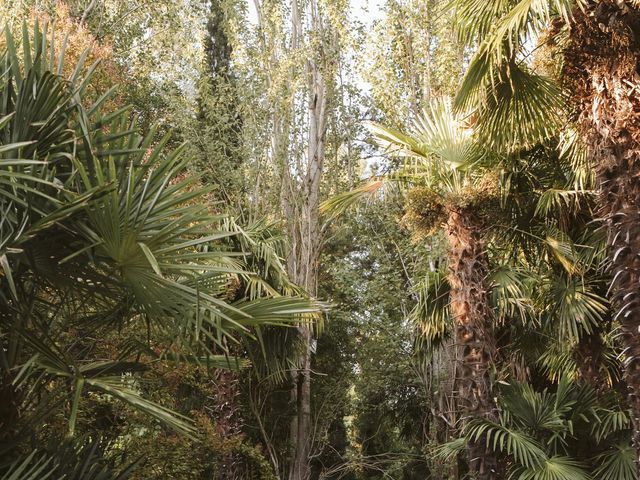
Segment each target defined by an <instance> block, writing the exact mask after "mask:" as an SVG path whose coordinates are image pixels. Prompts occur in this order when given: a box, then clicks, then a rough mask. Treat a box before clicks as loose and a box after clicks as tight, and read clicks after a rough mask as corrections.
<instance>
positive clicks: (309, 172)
mask: <svg viewBox="0 0 640 480" xmlns="http://www.w3.org/2000/svg"><path fill="white" fill-rule="evenodd" d="M308 7H309V19H310V22H311V35H315V36H317V38H318V39H320V40H322V38H323V23H322V19H321V17H320V13H319V10H318V7H319V4H318V1H317V0H311V1H310V2H309V4H308ZM300 13H301V12H300V11H299V6H298V1H297V0H293V2H292V17H293V22H294V27H293V32H294V35H296V36H297V35H299V36H302V22H301V14H300ZM317 49H318V51H316V52H315V55H314V56H312V57H310V58H308V59H307V62H306V74H307V78H308V103H307V110H308V119H309V134H308V135H309V136H308V144H307V165H306V172H305V177H304V183H303V184H302V185H301V192H302V198H301V199H300V200H301V202H300V215H299V218H297V219H296V221H295V222H294V223H293V225H294V228H295V233H294V238H295V242H293V243H294V246H293V252H294V255H293V256H292V257H290V259H289V260H290V262H291V261H292V262H294V266H293V268H291V266H290V269H291V270H293V280H294V282H295V283H296V284H298V285H299V286H301V287H303V288H304V289H305V290H306V291H307V292H308V293H309V294H310V295H312V296H317V293H318V292H317V290H318V288H317V277H318V257H319V255H320V249H321V244H322V240H321V231H320V183H321V180H322V173H323V170H324V160H325V149H326V132H327V84H326V80H325V78H324V75H323V72H322V68H321V64H320V63H319V62H321V61H323V59H324V51H323V47H322V42H320V43H319V46H318V47H317ZM298 329H299V331H300V335H301V337H302V340H303V350H302V354H301V357H300V358H299V359H298V371H297V372H296V375H295V385H294V390H293V396H294V397H295V404H296V417H295V418H294V419H293V422H292V425H291V439H292V446H293V458H292V460H291V465H290V468H289V480H308V479H309V477H310V475H311V459H310V457H311V450H312V447H313V437H314V432H313V431H312V422H311V353H312V343H313V340H314V339H313V332H312V331H311V328H310V326H309V325H300V326H299V327H298Z"/></svg>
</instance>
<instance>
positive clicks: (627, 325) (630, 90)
mask: <svg viewBox="0 0 640 480" xmlns="http://www.w3.org/2000/svg"><path fill="white" fill-rule="evenodd" d="M570 28H571V32H570V33H571V34H570V42H569V44H568V45H567V46H566V48H565V52H564V53H565V66H564V71H563V78H564V80H565V84H566V85H565V86H566V87H567V90H568V91H569V92H571V95H572V100H573V102H574V105H575V107H576V112H578V118H577V119H578V123H579V126H580V128H581V131H582V134H583V137H584V139H585V140H586V143H587V145H588V146H589V147H590V149H591V154H592V156H593V161H594V165H595V169H596V173H597V180H598V187H599V193H600V205H601V214H602V217H603V219H604V221H605V223H606V226H607V228H608V231H609V239H608V246H609V259H610V267H611V274H612V284H611V294H610V298H611V300H612V303H613V308H614V318H615V319H617V320H619V321H620V324H621V326H622V336H623V342H624V347H625V349H624V356H625V377H626V381H627V385H628V389H629V392H628V394H629V403H630V406H631V410H632V419H633V425H634V433H633V439H634V445H635V448H636V451H637V452H638V453H637V455H636V463H637V464H638V465H640V283H639V280H640V76H639V69H640V44H639V43H638V42H639V39H640V37H639V35H640V10H639V9H638V4H637V2H631V1H613V0H609V1H600V2H589V4H588V5H587V6H586V7H585V9H584V11H581V10H577V9H576V18H575V22H573V23H572V24H571V26H570ZM639 473H640V472H639Z"/></svg>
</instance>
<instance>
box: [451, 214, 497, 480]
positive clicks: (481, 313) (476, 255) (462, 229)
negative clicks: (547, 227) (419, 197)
mask: <svg viewBox="0 0 640 480" xmlns="http://www.w3.org/2000/svg"><path fill="white" fill-rule="evenodd" d="M447 240H448V260H449V284H450V287H451V293H450V297H451V298H450V309H451V315H452V317H453V321H454V323H455V331H456V342H457V344H458V348H459V349H460V350H461V352H460V366H459V369H458V372H459V376H458V378H457V384H458V398H459V401H460V402H461V405H462V410H463V414H464V415H466V416H467V417H468V418H478V417H482V418H495V405H494V401H493V389H492V385H491V378H490V371H489V370H490V368H491V365H492V364H493V362H494V360H495V356H496V347H495V341H494V335H493V322H492V313H491V308H490V305H489V294H488V289H487V287H486V277H487V274H488V259H487V254H486V251H485V249H484V245H483V242H482V237H481V229H480V226H479V225H478V224H477V223H476V222H475V221H474V217H473V214H472V213H471V214H467V213H466V212H465V213H460V212H451V213H450V214H449V218H448V221H447ZM467 449H468V454H469V459H470V467H471V471H472V472H473V473H474V475H475V477H474V478H476V479H477V480H494V479H497V478H499V477H498V472H497V470H498V464H497V459H496V456H495V454H494V453H493V452H491V451H490V450H489V449H487V448H486V445H485V440H484V438H480V439H478V440H477V441H474V442H469V444H468V447H467Z"/></svg>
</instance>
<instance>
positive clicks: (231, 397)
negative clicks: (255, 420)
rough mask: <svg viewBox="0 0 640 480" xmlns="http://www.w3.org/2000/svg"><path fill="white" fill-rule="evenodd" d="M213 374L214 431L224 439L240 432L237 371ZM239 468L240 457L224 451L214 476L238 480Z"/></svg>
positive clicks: (227, 479)
mask: <svg viewBox="0 0 640 480" xmlns="http://www.w3.org/2000/svg"><path fill="white" fill-rule="evenodd" d="M214 375H215V377H214V382H215V387H216V391H215V394H214V400H215V403H214V408H213V412H212V413H213V418H214V419H215V422H216V432H217V433H218V435H219V436H220V438H221V439H223V440H224V439H227V438H231V437H233V436H236V435H240V434H241V433H242V417H241V415H240V409H239V407H238V395H239V394H240V389H239V380H238V375H237V373H236V372H234V371H231V370H216V371H215V373H214ZM241 470H242V468H241V459H240V458H239V456H238V454H236V453H234V452H230V453H226V454H224V455H223V456H222V458H221V461H220V468H219V469H218V470H217V471H216V476H215V478H216V480H240V479H241V478H242V473H241Z"/></svg>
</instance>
